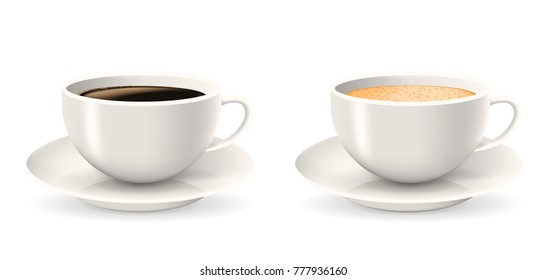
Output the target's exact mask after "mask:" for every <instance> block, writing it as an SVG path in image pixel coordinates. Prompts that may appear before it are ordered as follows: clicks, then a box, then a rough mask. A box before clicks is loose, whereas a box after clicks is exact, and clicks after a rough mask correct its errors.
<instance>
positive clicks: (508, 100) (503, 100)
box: [475, 96, 519, 152]
mask: <svg viewBox="0 0 547 280" xmlns="http://www.w3.org/2000/svg"><path fill="white" fill-rule="evenodd" d="M496 103H507V104H509V105H511V107H513V119H512V120H511V123H510V124H509V126H508V127H507V128H506V129H505V131H504V132H503V133H502V134H500V135H499V136H498V137H496V138H495V139H493V140H492V141H489V142H488V143H484V144H480V145H479V146H478V147H477V149H475V152H479V151H484V150H488V149H490V148H493V147H495V146H497V145H499V144H501V143H502V142H503V140H505V138H506V137H507V136H508V135H509V133H510V132H511V130H512V129H513V128H514V127H515V124H516V123H517V121H518V119H519V106H518V103H517V101H516V100H515V99H513V98H511V97H509V96H500V97H492V99H491V100H490V105H494V104H496Z"/></svg>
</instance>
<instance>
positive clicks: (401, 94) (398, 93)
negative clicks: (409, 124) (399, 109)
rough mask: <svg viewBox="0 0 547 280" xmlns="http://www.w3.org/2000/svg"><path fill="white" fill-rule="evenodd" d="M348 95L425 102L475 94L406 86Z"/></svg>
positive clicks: (465, 91)
mask: <svg viewBox="0 0 547 280" xmlns="http://www.w3.org/2000/svg"><path fill="white" fill-rule="evenodd" d="M347 95H350V96H355V97H361V98H366V99H373V100H386V101H403V102H405V101H406V102H425V101H438V100H450V99H456V98H462V97H467V96H472V95H475V93H473V92H471V91H468V90H465V89H459V88H452V87H442V86H417V85H404V86H377V87H369V88H361V89H356V90H352V91H350V92H348V93H347Z"/></svg>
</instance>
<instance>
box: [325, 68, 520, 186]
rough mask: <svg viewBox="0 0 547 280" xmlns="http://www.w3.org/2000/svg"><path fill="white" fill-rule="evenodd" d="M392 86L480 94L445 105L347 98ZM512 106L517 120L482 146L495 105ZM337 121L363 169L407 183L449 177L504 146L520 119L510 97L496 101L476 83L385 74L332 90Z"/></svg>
mask: <svg viewBox="0 0 547 280" xmlns="http://www.w3.org/2000/svg"><path fill="white" fill-rule="evenodd" d="M389 85H432V86H446V87H454V88H461V89H466V90H469V91H471V92H473V93H475V95H473V96H469V97H464V98H457V99H452V100H445V101H427V102H397V101H380V100H371V99H365V98H360V97H353V96H348V95H346V93H348V92H349V91H351V90H355V89H360V88H367V87H374V86H389ZM496 103H508V104H509V105H511V106H512V108H513V112H514V114H513V119H512V121H511V123H510V124H509V126H508V127H507V129H506V130H505V131H504V132H503V133H502V134H501V135H500V136H499V137H497V138H495V139H493V141H490V142H489V143H488V144H480V143H481V140H482V139H483V134H484V131H485V128H486V125H487V122H488V115H489V110H490V106H491V105H492V104H496ZM331 113H332V120H333V122H334V127H335V130H336V133H337V135H338V138H339V139H340V141H341V142H342V144H343V146H344V148H345V149H346V151H347V152H348V153H349V154H350V155H351V157H352V158H353V159H354V160H355V161H356V162H357V163H359V164H360V165H361V166H362V167H364V168H365V169H367V170H369V171H370V172H372V173H374V174H376V175H378V176H381V177H383V178H386V179H388V180H392V181H396V182H402V183H418V182H425V181H430V180H433V179H436V178H439V177H442V176H443V175H445V174H447V173H449V172H450V171H452V170H453V169H455V168H456V167H458V166H459V165H460V164H462V163H463V162H464V161H465V160H466V159H467V158H468V157H469V156H470V155H471V154H473V152H476V151H482V150H486V149H490V148H492V147H495V146H496V145H499V144H500V143H501V142H502V141H503V139H505V137H506V136H507V135H508V133H509V132H510V131H511V130H512V128H513V127H514V125H515V123H516V121H517V119H518V105H517V103H516V101H515V100H513V99H512V98H509V97H491V96H490V94H489V90H488V88H487V86H486V85H485V84H484V83H482V82H480V81H477V80H474V79H471V78H463V77H455V76H440V75H384V76H366V77H359V78H353V79H347V80H344V81H341V82H339V83H337V84H336V85H335V86H334V87H333V88H332V90H331Z"/></svg>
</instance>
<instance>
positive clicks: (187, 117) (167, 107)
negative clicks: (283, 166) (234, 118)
mask: <svg viewBox="0 0 547 280" xmlns="http://www.w3.org/2000/svg"><path fill="white" fill-rule="evenodd" d="M117 86H168V87H178V88H187V89H193V90H197V91H200V92H202V93H204V94H205V95H203V96H198V97H193V98H188V99H179V100H171V101H144V102H143V101H138V102H136V101H115V100H104V99H96V98H91V97H85V96H81V95H80V93H82V92H85V91H87V90H90V89H96V88H107V87H117ZM227 103H239V104H241V105H242V106H243V108H244V109H245V117H244V119H243V122H242V123H241V125H240V126H239V128H238V129H237V130H236V131H235V132H234V133H233V134H232V135H231V136H230V137H228V138H226V139H224V140H223V141H220V142H219V143H215V144H211V143H212V141H213V138H214V136H215V132H216V129H217V125H218V123H219V118H220V112H221V107H222V105H224V104H227ZM62 107H63V117H64V121H65V126H66V129H67V131H68V135H69V137H70V139H71V140H72V143H73V144H74V146H75V147H76V149H77V150H78V152H79V153H80V154H81V155H82V156H83V157H84V158H85V159H86V160H87V161H88V162H89V163H90V164H91V165H93V166H94V167H95V168H97V169H98V170H100V171H102V172H103V173H106V174H108V175H110V176H112V177H114V178H117V179H120V180H123V181H128V182H134V183H150V182H155V181H160V180H163V179H167V178H169V177H171V176H173V175H175V174H177V173H180V172H181V171H183V170H185V169H186V168H188V167H190V165H192V164H193V163H194V162H195V161H196V160H197V159H198V158H199V157H200V156H201V155H202V154H203V153H204V152H205V151H213V150H216V149H220V148H223V147H225V146H227V145H230V144H231V143H233V142H234V140H235V139H236V138H237V137H238V136H239V135H241V132H242V130H243V128H244V127H245V125H246V124H247V121H248V119H249V115H250V108H249V106H248V104H247V102H245V101H244V100H243V99H241V98H234V97H232V98H226V97H224V98H222V97H221V95H220V87H219V85H218V84H217V83H215V82H213V81H210V80H207V79H204V78H198V77H191V76H154V75H127V76H110V77H98V78H91V79H86V80H80V81H77V82H73V83H70V84H69V85H67V86H66V87H65V88H64V89H63V106H62Z"/></svg>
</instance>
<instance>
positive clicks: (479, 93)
mask: <svg viewBox="0 0 547 280" xmlns="http://www.w3.org/2000/svg"><path fill="white" fill-rule="evenodd" d="M410 77H419V78H431V79H435V78H437V79H439V78H440V79H452V80H460V81H465V82H470V83H473V84H475V85H476V86H477V87H480V88H479V90H470V91H472V92H473V93H475V94H474V95H472V96H467V97H462V98H456V99H449V100H436V101H424V102H416V101H387V100H374V99H367V98H360V97H354V96H348V95H347V94H346V93H343V92H340V91H339V90H338V87H339V86H341V85H343V84H346V83H350V82H354V81H358V80H366V79H374V78H406V79H408V78H410ZM393 85H395V84H393ZM399 85H404V84H399ZM426 85H427V84H426ZM464 89H465V88H464ZM467 90H469V89H467ZM331 94H332V95H333V96H336V97H338V98H342V99H344V100H347V101H351V102H360V103H366V104H376V105H386V106H401V107H417V106H420V107H426V106H438V105H447V104H457V103H463V102H469V101H473V100H476V99H480V98H482V97H484V96H488V95H489V88H488V85H487V84H486V83H485V82H484V81H482V80H479V79H476V78H473V77H469V76H463V75H455V74H439V73H412V72H410V73H382V74H368V75H359V76H353V77H349V78H345V79H343V80H339V81H338V82H336V83H335V85H334V86H333V87H332V88H331Z"/></svg>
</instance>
